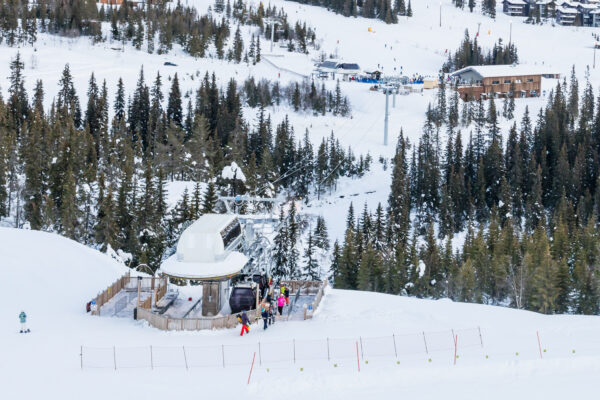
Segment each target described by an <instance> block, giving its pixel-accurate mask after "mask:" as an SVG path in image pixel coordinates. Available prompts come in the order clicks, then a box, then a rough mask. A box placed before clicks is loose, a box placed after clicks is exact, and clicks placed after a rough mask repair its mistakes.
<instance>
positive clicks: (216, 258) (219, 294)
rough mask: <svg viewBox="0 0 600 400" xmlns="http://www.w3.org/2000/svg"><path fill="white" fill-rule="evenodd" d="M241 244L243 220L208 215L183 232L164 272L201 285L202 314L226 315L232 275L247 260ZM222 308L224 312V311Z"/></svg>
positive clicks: (227, 215) (166, 261) (220, 215)
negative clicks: (225, 308) (241, 249)
mask: <svg viewBox="0 0 600 400" xmlns="http://www.w3.org/2000/svg"><path fill="white" fill-rule="evenodd" d="M241 244H242V229H241V225H240V221H239V220H238V218H237V217H236V216H235V215H231V214H205V215H203V216H201V217H200V218H199V219H198V220H197V221H195V222H194V223H192V224H191V225H190V226H189V227H188V228H187V229H186V230H185V231H184V232H183V234H182V235H181V238H180V239H179V242H178V243H177V252H176V253H175V254H174V255H172V256H171V257H169V258H168V259H167V260H165V261H164V262H163V264H162V265H161V267H160V270H161V272H162V273H163V274H164V275H166V276H168V277H170V278H174V279H179V280H186V281H191V282H195V283H200V284H201V285H202V297H201V299H199V300H198V302H201V303H202V316H205V317H212V316H215V315H218V314H223V312H226V310H223V308H224V307H226V306H227V299H228V295H229V289H230V286H231V285H230V283H231V278H233V277H234V276H236V275H238V274H239V273H240V272H241V271H242V269H243V268H244V266H245V265H246V264H247V263H248V257H246V256H245V255H244V254H242V253H241V252H240V251H238V250H239V249H240V248H241ZM222 311H223V312H222Z"/></svg>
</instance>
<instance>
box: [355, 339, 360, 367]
mask: <svg viewBox="0 0 600 400" xmlns="http://www.w3.org/2000/svg"><path fill="white" fill-rule="evenodd" d="M356 365H358V372H360V359H359V358H358V341H357V342H356Z"/></svg>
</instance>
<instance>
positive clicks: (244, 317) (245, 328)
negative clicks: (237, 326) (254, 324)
mask: <svg viewBox="0 0 600 400" xmlns="http://www.w3.org/2000/svg"><path fill="white" fill-rule="evenodd" d="M240 319H241V322H242V331H241V332H240V336H244V331H246V333H250V320H249V319H248V315H247V314H246V311H242V316H241V318H240Z"/></svg>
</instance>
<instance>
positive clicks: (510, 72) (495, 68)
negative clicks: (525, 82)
mask: <svg viewBox="0 0 600 400" xmlns="http://www.w3.org/2000/svg"><path fill="white" fill-rule="evenodd" d="M466 72H475V73H476V74H478V75H480V76H481V77H482V78H495V77H501V76H525V75H559V73H558V72H557V71H555V70H551V69H550V68H548V67H545V66H539V65H519V64H517V65H514V64H513V65H473V66H470V67H465V68H463V69H459V70H458V71H456V72H453V73H452V76H460V75H462V74H464V73H466Z"/></svg>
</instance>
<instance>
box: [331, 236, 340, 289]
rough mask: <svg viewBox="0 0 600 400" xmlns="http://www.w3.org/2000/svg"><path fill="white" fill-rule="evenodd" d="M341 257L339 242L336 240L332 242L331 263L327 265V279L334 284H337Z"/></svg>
mask: <svg viewBox="0 0 600 400" xmlns="http://www.w3.org/2000/svg"><path fill="white" fill-rule="evenodd" d="M341 258H342V254H341V249H340V244H339V242H338V241H337V240H336V241H335V242H334V243H333V249H332V250H331V265H330V266H329V279H331V280H332V281H333V284H334V286H337V284H336V280H337V278H338V276H339V275H340V265H341Z"/></svg>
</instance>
